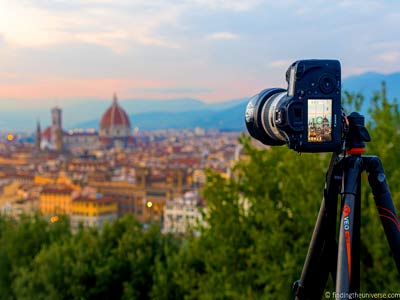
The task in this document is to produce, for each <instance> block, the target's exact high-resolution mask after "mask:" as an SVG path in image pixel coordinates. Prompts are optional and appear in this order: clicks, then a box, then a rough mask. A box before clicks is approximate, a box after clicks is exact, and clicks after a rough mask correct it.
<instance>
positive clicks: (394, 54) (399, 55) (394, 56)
mask: <svg viewBox="0 0 400 300" xmlns="http://www.w3.org/2000/svg"><path fill="white" fill-rule="evenodd" d="M378 60H380V61H383V62H385V63H395V62H398V61H399V60H400V51H389V52H385V53H382V54H380V55H378Z"/></svg>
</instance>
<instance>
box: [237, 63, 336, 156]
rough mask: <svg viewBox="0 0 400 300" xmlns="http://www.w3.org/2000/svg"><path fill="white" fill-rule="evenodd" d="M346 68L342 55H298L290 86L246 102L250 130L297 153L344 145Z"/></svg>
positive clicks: (289, 77)
mask: <svg viewBox="0 0 400 300" xmlns="http://www.w3.org/2000/svg"><path fill="white" fill-rule="evenodd" d="M340 76H341V71H340V62H339V61H338V60H325V59H324V60H320V59H310V60H299V61H296V62H294V63H293V64H292V65H291V66H290V67H289V69H288V70H287V72H286V81H287V83H288V88H287V89H286V90H285V89H281V88H270V89H265V90H263V91H261V92H260V93H259V94H257V95H255V96H253V97H252V98H251V99H250V101H249V103H248V104H247V107H246V112H245V122H246V127H247V130H248V132H249V133H250V135H251V136H252V137H253V138H255V139H257V140H259V141H260V142H262V143H263V144H265V145H271V146H275V145H284V144H287V145H288V147H289V148H290V149H293V150H296V151H298V152H339V151H340V150H341V147H342V127H343V124H342V114H343V113H342V105H341V78H340Z"/></svg>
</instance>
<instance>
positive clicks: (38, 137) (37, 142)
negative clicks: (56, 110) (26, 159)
mask: <svg viewBox="0 0 400 300" xmlns="http://www.w3.org/2000/svg"><path fill="white" fill-rule="evenodd" d="M41 142H42V130H41V129H40V121H39V120H38V121H37V124H36V134H35V146H36V150H37V151H40V144H41Z"/></svg>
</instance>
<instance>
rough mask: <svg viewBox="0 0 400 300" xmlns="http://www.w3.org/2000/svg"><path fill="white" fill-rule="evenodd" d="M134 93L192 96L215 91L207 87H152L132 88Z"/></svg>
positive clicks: (130, 90)
mask: <svg viewBox="0 0 400 300" xmlns="http://www.w3.org/2000/svg"><path fill="white" fill-rule="evenodd" d="M128 91H129V92H132V93H146V94H147V93H149V94H191V93H211V92H213V89H211V88H205V87H152V88H131V89H129V90H128Z"/></svg>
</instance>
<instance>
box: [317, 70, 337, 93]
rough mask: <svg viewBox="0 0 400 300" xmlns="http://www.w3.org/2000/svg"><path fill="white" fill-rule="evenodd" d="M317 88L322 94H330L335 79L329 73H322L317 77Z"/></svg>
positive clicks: (333, 87)
mask: <svg viewBox="0 0 400 300" xmlns="http://www.w3.org/2000/svg"><path fill="white" fill-rule="evenodd" d="M319 89H320V90H321V92H322V93H324V94H330V93H332V92H333V90H334V89H335V79H334V78H333V77H332V75H330V74H323V75H322V76H321V78H320V79H319Z"/></svg>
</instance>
